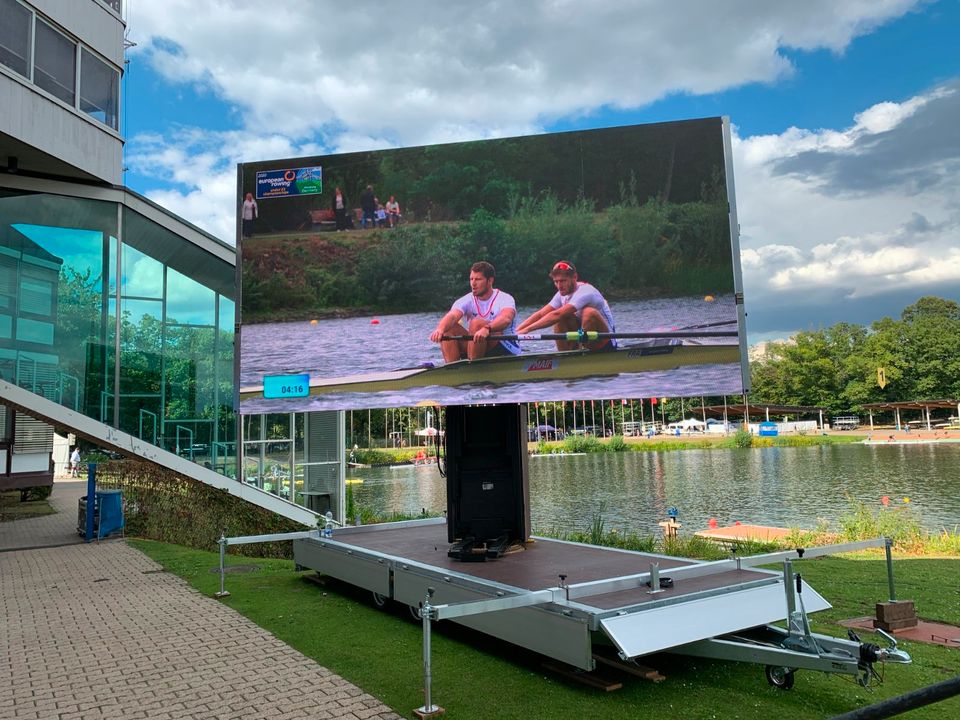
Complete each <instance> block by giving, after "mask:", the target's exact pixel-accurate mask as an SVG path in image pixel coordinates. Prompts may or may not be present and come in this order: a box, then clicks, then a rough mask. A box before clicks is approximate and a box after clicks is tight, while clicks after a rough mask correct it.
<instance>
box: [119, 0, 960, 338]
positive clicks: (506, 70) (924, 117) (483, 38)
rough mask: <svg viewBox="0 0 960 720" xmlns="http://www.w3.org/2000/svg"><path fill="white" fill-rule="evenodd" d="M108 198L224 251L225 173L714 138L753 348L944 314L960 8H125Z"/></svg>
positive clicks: (959, 279)
mask: <svg viewBox="0 0 960 720" xmlns="http://www.w3.org/2000/svg"><path fill="white" fill-rule="evenodd" d="M126 20H127V38H128V40H129V41H131V42H133V43H136V44H135V45H134V46H133V47H131V48H130V49H129V50H128V53H127V59H128V63H127V68H126V73H125V75H124V80H123V82H124V87H123V104H124V108H123V109H124V128H123V130H124V134H125V137H126V140H127V142H126V148H125V159H124V164H125V168H126V171H125V175H124V177H125V183H126V184H127V185H128V186H129V187H131V188H132V189H134V190H136V191H137V192H140V193H142V194H144V195H146V196H147V197H149V198H151V199H152V200H154V201H156V202H158V203H160V204H161V205H163V206H164V207H166V208H168V209H169V210H171V211H172V212H174V213H176V214H178V215H180V216H182V217H184V218H186V219H187V220H189V221H190V222H193V223H194V224H196V225H198V226H200V227H202V228H203V229H205V230H207V231H208V232H210V233H212V234H214V235H215V236H217V237H219V238H221V239H223V240H225V241H228V242H231V243H232V242H233V238H234V235H235V227H236V220H235V217H236V183H237V181H236V164H237V163H238V162H250V161H256V160H266V159H274V158H286V157H299V156H306V155H321V154H327V153H334V152H348V151H354V150H367V149H380V148H389V147H403V146H410V145H422V144H428V143H435V142H452V141H460V140H476V139H482V138H491V137H505V136H513V135H526V134H531V133H540V132H550V131H560V130H581V129H590V128H598V127H609V126H615V125H628V124H634V123H645V122H661V121H669V120H681V119H687V118H697V117H713V116H717V115H726V116H729V117H730V120H731V124H732V128H733V165H734V184H735V190H736V209H737V215H738V219H739V222H740V250H741V254H740V262H741V267H742V271H743V285H744V296H745V305H746V311H747V331H748V337H749V341H750V342H751V343H755V342H758V341H761V340H770V339H776V338H785V337H788V336H790V335H792V334H793V333H795V332H797V331H799V330H816V329H820V328H825V327H828V326H830V325H832V324H834V323H837V322H855V323H862V324H865V325H869V324H870V323H871V322H873V321H875V320H878V319H880V318H882V317H885V316H889V317H898V316H899V314H900V311H901V310H902V309H903V308H904V307H905V306H906V305H909V304H910V303H912V302H915V301H916V300H917V298H919V297H921V296H923V295H938V296H940V297H945V298H950V299H953V300H960V183H958V182H957V178H958V177H960V175H958V171H960V122H958V119H960V52H957V50H956V45H957V43H956V38H957V36H958V33H960V3H958V2H957V0H844V1H843V2H836V0H805V1H804V2H802V3H801V2H786V1H784V2H770V1H769V0H725V2H719V3H718V2H715V1H711V0H673V2H669V3H668V2H666V1H665V0H660V1H659V2H658V1H656V0H590V2H573V1H572V0H527V1H526V2H513V1H506V0H503V1H501V0H469V1H467V0H446V1H445V2H428V1H427V0H407V1H406V2H404V3H401V4H399V5H394V6H385V5H383V4H382V3H378V2H372V1H371V0H355V1H354V2H352V3H342V2H327V1H326V0H285V2H283V3H265V2H250V1H249V0H207V2H203V3H197V2H195V0H165V2H162V3H158V2H155V1H154V0H126Z"/></svg>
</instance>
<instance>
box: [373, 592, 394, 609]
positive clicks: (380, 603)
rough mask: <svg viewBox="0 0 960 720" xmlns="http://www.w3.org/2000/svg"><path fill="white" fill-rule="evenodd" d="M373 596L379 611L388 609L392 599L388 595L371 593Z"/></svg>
mask: <svg viewBox="0 0 960 720" xmlns="http://www.w3.org/2000/svg"><path fill="white" fill-rule="evenodd" d="M371 594H372V595H373V604H374V605H375V606H376V607H377V609H378V610H383V609H384V608H386V607H387V603H389V602H390V598H388V597H387V596H386V595H381V594H380V593H378V592H374V593H371Z"/></svg>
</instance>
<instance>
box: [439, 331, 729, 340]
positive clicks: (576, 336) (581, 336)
mask: <svg viewBox="0 0 960 720" xmlns="http://www.w3.org/2000/svg"><path fill="white" fill-rule="evenodd" d="M738 335H739V333H738V332H736V331H735V330H709V331H707V332H676V331H665V332H641V333H626V332H625V333H621V332H614V333H603V332H596V331H594V330H585V331H576V330H574V331H573V332H566V333H523V334H520V335H487V339H488V340H566V341H568V342H592V341H594V340H607V339H609V338H616V339H618V340H619V339H623V340H636V339H640V338H644V339H647V338H704V337H737V336H738ZM471 337H473V336H472V335H444V336H443V337H442V338H441V340H470V338H471Z"/></svg>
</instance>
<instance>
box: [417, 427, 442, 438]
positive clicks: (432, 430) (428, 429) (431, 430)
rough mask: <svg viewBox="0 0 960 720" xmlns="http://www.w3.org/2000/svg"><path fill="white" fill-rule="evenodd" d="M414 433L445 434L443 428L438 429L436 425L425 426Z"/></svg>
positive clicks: (427, 434)
mask: <svg viewBox="0 0 960 720" xmlns="http://www.w3.org/2000/svg"><path fill="white" fill-rule="evenodd" d="M414 435H416V436H418V437H436V436H437V435H441V436H442V435H443V430H437V429H436V428H435V427H425V428H423V429H421V430H417V431H416V432H415V433H414Z"/></svg>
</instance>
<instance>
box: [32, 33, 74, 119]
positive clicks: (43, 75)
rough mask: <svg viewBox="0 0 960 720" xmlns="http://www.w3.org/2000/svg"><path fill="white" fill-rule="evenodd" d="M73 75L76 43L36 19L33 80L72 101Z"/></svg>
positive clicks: (56, 94)
mask: <svg viewBox="0 0 960 720" xmlns="http://www.w3.org/2000/svg"><path fill="white" fill-rule="evenodd" d="M76 77H77V46H76V43H74V42H73V41H72V40H70V39H68V38H67V37H65V36H64V35H61V34H60V33H58V32H57V31H56V30H54V29H53V28H52V27H50V26H49V25H47V24H46V23H45V22H43V21H42V20H40V19H37V41H36V48H35V51H34V62H33V82H34V83H36V84H37V86H38V87H41V88H43V89H44V90H46V91H47V92H48V93H50V94H52V95H55V96H56V97H58V98H60V99H61V100H63V101H64V102H65V103H69V104H70V105H73V104H74V97H75V96H76V91H75V84H76Z"/></svg>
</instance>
